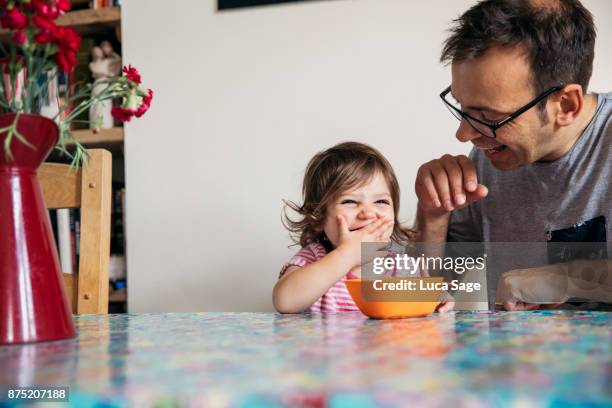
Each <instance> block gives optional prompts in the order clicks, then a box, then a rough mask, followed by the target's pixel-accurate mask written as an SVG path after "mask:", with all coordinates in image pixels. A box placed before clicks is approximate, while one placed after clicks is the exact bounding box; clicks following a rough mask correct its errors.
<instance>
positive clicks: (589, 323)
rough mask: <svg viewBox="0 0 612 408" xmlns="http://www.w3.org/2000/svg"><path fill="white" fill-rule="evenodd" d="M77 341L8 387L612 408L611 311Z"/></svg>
mask: <svg viewBox="0 0 612 408" xmlns="http://www.w3.org/2000/svg"><path fill="white" fill-rule="evenodd" d="M75 323H76V327H77V330H78V333H79V334H78V338H77V339H75V340H67V341H66V340H65V341H56V342H48V343H40V344H35V345H24V346H4V347H0V384H4V385H9V384H22V385H31V384H37V385H41V384H45V385H52V384H56V385H69V386H70V405H71V406H79V407H80V406H95V405H96V404H98V403H104V404H106V405H104V406H138V407H141V406H142V407H144V406H153V405H156V406H211V407H225V406H240V407H263V406H273V407H278V406H307V407H315V406H331V407H345V406H346V407H357V408H359V407H374V406H381V407H385V406H418V407H423V406H439V407H451V406H452V407H461V406H469V407H481V406H495V407H503V406H528V407H531V406H565V405H564V404H576V406H578V405H583V404H587V403H590V404H591V405H590V406H606V405H607V406H609V405H610V404H612V314H611V313H609V312H584V311H531V312H453V313H449V314H445V315H438V314H434V315H430V316H428V317H424V318H415V319H404V320H386V321H377V320H369V319H367V318H365V317H364V316H363V315H361V314H360V313H340V314H328V315H278V314H272V313H169V314H125V315H84V316H78V317H75Z"/></svg>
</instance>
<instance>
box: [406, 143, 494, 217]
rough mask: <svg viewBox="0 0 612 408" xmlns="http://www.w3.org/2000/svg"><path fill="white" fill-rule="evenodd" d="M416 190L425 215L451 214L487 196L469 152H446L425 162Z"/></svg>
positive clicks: (418, 177)
mask: <svg viewBox="0 0 612 408" xmlns="http://www.w3.org/2000/svg"><path fill="white" fill-rule="evenodd" d="M415 190H416V194H417V197H418V199H419V209H420V210H421V211H422V216H424V217H425V218H428V219H431V218H439V217H444V216H448V215H449V214H450V212H451V211H453V210H456V209H459V208H463V207H466V206H468V205H470V204H472V203H473V202H475V201H478V200H480V199H481V198H484V197H486V195H487V193H488V190H487V188H486V187H485V186H484V185H482V184H478V177H477V176H476V168H475V167H474V163H473V162H472V160H470V159H469V158H468V157H467V156H464V155H460V156H451V155H450V154H445V155H444V156H442V157H441V158H439V159H436V160H432V161H430V162H427V163H425V164H423V165H422V166H421V167H420V168H419V171H418V173H417V178H416V182H415Z"/></svg>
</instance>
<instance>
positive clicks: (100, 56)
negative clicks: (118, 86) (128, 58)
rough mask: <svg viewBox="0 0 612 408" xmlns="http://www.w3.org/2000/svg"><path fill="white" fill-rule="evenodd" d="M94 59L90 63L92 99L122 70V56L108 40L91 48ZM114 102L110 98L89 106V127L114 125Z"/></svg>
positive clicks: (98, 127) (96, 127)
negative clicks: (92, 79) (92, 81)
mask: <svg viewBox="0 0 612 408" xmlns="http://www.w3.org/2000/svg"><path fill="white" fill-rule="evenodd" d="M91 57H92V61H91V63H89V69H90V70H91V75H92V76H93V78H94V83H93V89H92V92H91V97H92V99H93V98H95V97H96V95H98V94H99V93H100V92H102V90H104V89H105V88H106V87H107V85H108V79H109V78H112V77H116V76H117V75H119V73H120V72H121V56H120V55H119V54H117V53H116V52H115V51H114V50H113V47H112V45H111V43H110V42H108V41H102V43H101V44H100V46H99V47H93V48H92V49H91ZM112 108H113V102H112V100H110V99H107V100H104V101H101V102H97V103H95V104H94V105H92V106H91V108H89V122H90V123H89V127H90V128H91V129H109V128H112V127H113V116H112V115H111V111H112Z"/></svg>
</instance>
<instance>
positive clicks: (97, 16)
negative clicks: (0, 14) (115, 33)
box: [0, 7, 121, 37]
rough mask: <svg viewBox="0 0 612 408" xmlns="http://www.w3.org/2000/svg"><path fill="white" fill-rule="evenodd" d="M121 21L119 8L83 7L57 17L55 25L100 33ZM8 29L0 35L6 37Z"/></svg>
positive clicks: (80, 32) (87, 32)
mask: <svg viewBox="0 0 612 408" xmlns="http://www.w3.org/2000/svg"><path fill="white" fill-rule="evenodd" d="M120 21H121V8H120V7H109V8H101V9H85V10H76V11H70V12H68V13H66V14H64V15H63V16H61V17H59V18H58V19H57V21H56V22H57V25H61V26H71V27H74V29H75V30H77V32H78V33H79V34H92V33H100V32H104V31H108V30H111V29H114V28H115V27H116V26H117V25H119V23H120ZM8 34H9V30H6V29H4V28H3V29H0V36H1V37H7V36H8Z"/></svg>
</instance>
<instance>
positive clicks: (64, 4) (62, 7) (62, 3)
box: [55, 0, 72, 13]
mask: <svg viewBox="0 0 612 408" xmlns="http://www.w3.org/2000/svg"><path fill="white" fill-rule="evenodd" d="M55 7H57V8H58V10H59V11H60V13H65V12H67V11H70V8H71V7H72V5H71V4H70V0H55Z"/></svg>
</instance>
